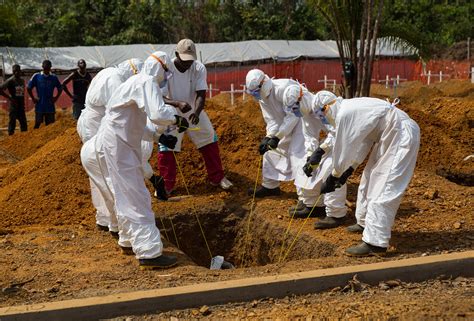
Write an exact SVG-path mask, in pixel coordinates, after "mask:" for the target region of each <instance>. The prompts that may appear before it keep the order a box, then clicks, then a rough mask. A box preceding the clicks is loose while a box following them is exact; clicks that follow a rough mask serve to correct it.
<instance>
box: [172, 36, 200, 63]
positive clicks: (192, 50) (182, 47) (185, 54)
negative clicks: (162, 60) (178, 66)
mask: <svg viewBox="0 0 474 321" xmlns="http://www.w3.org/2000/svg"><path fill="white" fill-rule="evenodd" d="M176 51H177V52H178V53H179V59H181V60H182V61H189V60H196V59H197V55H196V45H195V44H194V42H193V41H192V40H191V39H181V40H180V41H179V42H178V45H176Z"/></svg>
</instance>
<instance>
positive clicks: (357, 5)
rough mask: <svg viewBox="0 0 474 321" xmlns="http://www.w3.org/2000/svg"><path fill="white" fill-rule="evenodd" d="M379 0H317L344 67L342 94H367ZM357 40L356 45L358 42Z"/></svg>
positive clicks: (316, 3)
mask: <svg viewBox="0 0 474 321" xmlns="http://www.w3.org/2000/svg"><path fill="white" fill-rule="evenodd" d="M383 3H384V1H383V0H362V1H359V0H318V1H316V2H315V5H316V8H317V9H318V10H319V11H320V12H321V14H322V16H323V17H324V18H325V20H326V21H327V23H328V24H329V25H330V27H331V29H332V31H333V33H334V36H335V39H336V44H337V48H338V51H339V56H340V60H341V65H342V69H343V71H344V88H345V97H347V98H351V97H355V96H368V95H369V93H370V80H371V78H372V65H373V60H374V57H375V48H376V46H377V37H378V31H379V28H380V23H381V18H382V17H381V16H382V9H383ZM358 43H359V46H358Z"/></svg>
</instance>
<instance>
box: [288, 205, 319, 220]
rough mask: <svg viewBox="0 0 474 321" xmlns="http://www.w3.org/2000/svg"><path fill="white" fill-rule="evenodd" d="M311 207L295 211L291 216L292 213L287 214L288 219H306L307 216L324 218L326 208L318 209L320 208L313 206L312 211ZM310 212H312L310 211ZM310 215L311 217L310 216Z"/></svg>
mask: <svg viewBox="0 0 474 321" xmlns="http://www.w3.org/2000/svg"><path fill="white" fill-rule="evenodd" d="M312 209H313V208H312V207H307V206H305V207H303V209H302V210H296V212H294V213H295V215H294V216H293V212H292V213H289V215H290V217H293V218H307V217H308V215H309V217H313V218H314V217H324V216H326V208H325V207H324V206H323V207H320V206H315V207H314V209H313V210H312ZM311 210H312V211H311ZM310 213H311V215H310Z"/></svg>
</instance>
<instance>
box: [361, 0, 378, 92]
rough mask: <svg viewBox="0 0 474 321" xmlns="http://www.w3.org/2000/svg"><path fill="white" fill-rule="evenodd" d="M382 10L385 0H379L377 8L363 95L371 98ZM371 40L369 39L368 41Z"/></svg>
mask: <svg viewBox="0 0 474 321" xmlns="http://www.w3.org/2000/svg"><path fill="white" fill-rule="evenodd" d="M382 8H383V0H378V8H377V15H376V17H375V22H374V28H373V30H374V32H373V36H372V39H371V42H372V45H371V51H370V56H369V59H368V62H367V65H368V72H367V79H366V81H367V82H366V84H365V86H364V88H365V91H364V92H363V93H362V95H363V96H369V95H370V85H371V83H372V81H371V80H372V70H373V66H374V58H375V49H376V47H377V36H378V29H379V25H380V20H381V16H382ZM368 40H369V39H368Z"/></svg>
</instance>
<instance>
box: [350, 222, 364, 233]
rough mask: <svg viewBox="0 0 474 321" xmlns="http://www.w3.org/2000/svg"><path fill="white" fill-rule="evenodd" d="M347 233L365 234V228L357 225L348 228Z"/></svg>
mask: <svg viewBox="0 0 474 321" xmlns="http://www.w3.org/2000/svg"><path fill="white" fill-rule="evenodd" d="M346 231H347V232H351V233H362V232H364V228H363V227H362V226H360V225H359V224H357V223H356V224H354V225H350V226H348V227H347V228H346Z"/></svg>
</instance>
